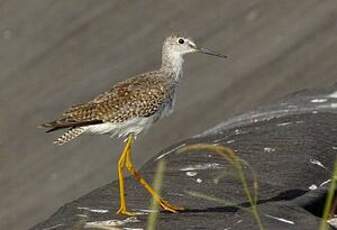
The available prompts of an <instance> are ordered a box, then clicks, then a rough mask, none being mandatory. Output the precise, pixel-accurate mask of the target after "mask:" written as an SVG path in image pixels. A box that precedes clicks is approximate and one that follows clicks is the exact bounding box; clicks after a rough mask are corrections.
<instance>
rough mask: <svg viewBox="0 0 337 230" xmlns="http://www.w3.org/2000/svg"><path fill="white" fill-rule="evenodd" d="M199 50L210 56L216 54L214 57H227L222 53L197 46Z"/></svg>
mask: <svg viewBox="0 0 337 230" xmlns="http://www.w3.org/2000/svg"><path fill="white" fill-rule="evenodd" d="M198 50H199V52H200V53H203V54H207V55H211V56H216V57H221V58H227V56H226V55H223V54H219V53H217V52H215V51H212V50H209V49H206V48H198Z"/></svg>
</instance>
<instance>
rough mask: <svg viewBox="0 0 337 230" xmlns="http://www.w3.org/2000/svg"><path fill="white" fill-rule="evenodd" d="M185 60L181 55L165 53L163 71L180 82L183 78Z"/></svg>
mask: <svg viewBox="0 0 337 230" xmlns="http://www.w3.org/2000/svg"><path fill="white" fill-rule="evenodd" d="M183 63H184V59H183V56H182V55H181V54H179V53H172V52H170V53H165V52H164V53H163V56H162V64H161V70H162V71H164V72H166V73H167V76H168V77H170V78H172V80H174V81H179V80H180V78H181V76H182V67H183Z"/></svg>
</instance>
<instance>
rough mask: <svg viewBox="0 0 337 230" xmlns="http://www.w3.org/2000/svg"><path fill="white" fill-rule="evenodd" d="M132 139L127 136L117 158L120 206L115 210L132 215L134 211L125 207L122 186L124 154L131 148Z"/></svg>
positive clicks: (118, 212)
mask: <svg viewBox="0 0 337 230" xmlns="http://www.w3.org/2000/svg"><path fill="white" fill-rule="evenodd" d="M131 143H132V139H131V138H128V141H127V143H126V145H125V147H124V149H123V152H122V153H121V156H120V157H119V160H118V171H117V172H118V180H119V200H120V207H119V209H118V211H117V214H122V215H128V216H131V215H134V214H135V213H132V212H129V211H128V210H127V208H126V201H125V188H124V177H123V170H124V168H125V163H126V156H127V152H129V151H130V148H131Z"/></svg>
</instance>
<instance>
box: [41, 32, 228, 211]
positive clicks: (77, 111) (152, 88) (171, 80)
mask: <svg viewBox="0 0 337 230" xmlns="http://www.w3.org/2000/svg"><path fill="white" fill-rule="evenodd" d="M190 53H202V54H207V55H212V56H216V57H220V58H227V56H226V55H223V54H220V53H218V52H215V51H212V50H210V49H207V48H202V47H199V46H197V45H196V43H195V42H194V40H193V39H192V38H190V37H186V36H181V35H178V34H171V35H170V36H168V37H167V38H166V39H165V40H164V42H163V46H162V57H161V66H160V68H159V69H156V70H153V71H149V72H145V73H141V74H137V75H135V76H132V77H130V78H128V79H126V80H124V81H121V82H118V83H116V84H114V85H113V86H112V88H110V90H108V91H106V92H104V93H102V94H99V95H98V96H97V97H95V98H93V99H92V100H89V101H88V102H86V103H81V104H76V105H73V106H71V107H70V108H69V109H67V110H65V112H63V113H62V114H61V115H60V116H59V117H58V118H57V119H56V120H54V121H51V122H46V123H43V124H42V125H41V126H40V127H43V128H48V130H47V131H46V132H47V133H49V132H52V131H56V130H60V129H63V130H64V129H65V130H66V131H65V132H64V133H63V135H62V136H60V137H59V138H57V139H56V140H55V141H54V143H55V144H57V145H63V144H65V143H67V142H69V141H71V140H73V139H75V138H77V137H79V136H80V135H82V134H85V133H89V134H98V135H105V134H108V135H110V137H112V138H113V137H116V138H122V139H124V141H125V145H124V148H123V151H122V152H121V154H120V156H119V160H118V164H117V174H118V181H119V201H120V202H119V209H118V211H117V214H121V215H127V216H132V215H136V213H135V212H133V211H130V210H129V209H128V208H127V203H126V199H125V185H124V173H125V171H126V170H127V171H128V172H129V173H130V174H131V176H133V177H134V178H135V180H136V181H137V182H138V183H139V184H140V185H142V186H143V187H144V188H145V189H146V190H147V191H148V192H149V193H150V195H151V196H152V198H153V199H154V200H155V201H156V202H157V203H158V204H159V205H160V207H161V208H162V209H164V210H166V211H168V212H172V213H177V212H179V211H182V210H184V208H182V207H178V206H175V205H172V204H170V203H169V202H168V201H166V200H164V199H163V198H162V197H161V196H160V195H159V194H158V193H157V192H156V191H155V190H154V189H153V188H152V187H151V186H150V184H149V183H148V182H147V181H146V180H145V179H144V178H143V177H142V176H141V175H140V173H139V172H138V171H137V169H136V168H135V166H134V164H133V161H132V156H131V152H132V151H131V150H132V145H133V143H134V141H135V139H136V137H137V136H138V135H139V134H140V133H141V132H143V131H145V130H147V129H149V127H150V126H151V125H152V124H153V123H155V122H157V121H158V120H160V119H161V118H163V117H167V116H168V115H170V114H171V113H172V112H173V109H174V104H175V98H176V89H177V86H178V85H179V84H180V82H181V78H182V75H183V70H182V66H183V62H184V55H186V54H190Z"/></svg>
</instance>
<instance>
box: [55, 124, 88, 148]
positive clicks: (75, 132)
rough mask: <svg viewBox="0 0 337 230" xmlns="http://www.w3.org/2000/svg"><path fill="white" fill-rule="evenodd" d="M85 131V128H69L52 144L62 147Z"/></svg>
mask: <svg viewBox="0 0 337 230" xmlns="http://www.w3.org/2000/svg"><path fill="white" fill-rule="evenodd" d="M85 131H86V128H85V127H78V128H71V129H69V130H67V131H66V132H65V133H64V134H63V135H62V136H60V137H59V138H57V139H56V140H55V141H54V142H53V143H54V144H57V145H64V144H65V143H67V142H69V141H71V140H73V139H75V138H76V137H78V136H80V135H81V134H82V133H84V132H85Z"/></svg>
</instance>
